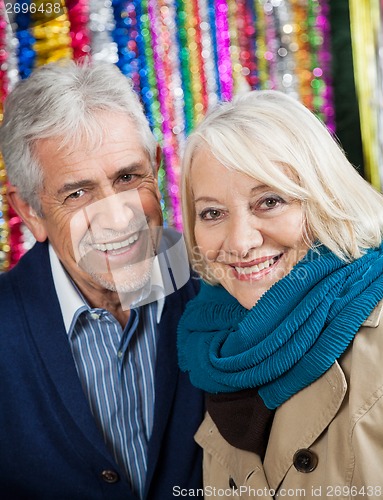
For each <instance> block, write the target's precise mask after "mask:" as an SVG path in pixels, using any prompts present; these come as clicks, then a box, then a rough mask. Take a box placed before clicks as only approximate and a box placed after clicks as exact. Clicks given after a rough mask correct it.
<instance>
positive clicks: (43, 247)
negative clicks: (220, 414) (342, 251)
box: [0, 243, 204, 500]
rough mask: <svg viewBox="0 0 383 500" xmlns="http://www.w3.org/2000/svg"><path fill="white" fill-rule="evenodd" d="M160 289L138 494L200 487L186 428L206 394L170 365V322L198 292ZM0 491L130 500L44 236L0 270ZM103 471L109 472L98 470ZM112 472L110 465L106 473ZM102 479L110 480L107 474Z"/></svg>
mask: <svg viewBox="0 0 383 500" xmlns="http://www.w3.org/2000/svg"><path fill="white" fill-rule="evenodd" d="M197 288H198V282H197V281H196V280H193V279H192V280H190V281H189V282H188V283H187V284H186V285H185V286H184V287H183V288H182V289H181V290H179V291H178V292H177V293H173V294H172V295H169V296H168V297H167V298H166V301H165V307H164V310H163V314H162V319H161V323H160V337H159V345H158V351H157V356H158V358H157V366H156V402H155V416H154V429H153V435H152V437H151V439H150V443H149V450H148V472H147V484H146V495H145V498H147V499H148V500H168V499H169V500H170V499H173V498H174V496H173V488H175V490H174V492H176V493H177V492H180V488H183V493H186V491H187V490H191V493H190V495H191V496H192V495H193V491H192V490H193V489H194V490H195V489H197V488H201V487H202V478H201V471H202V465H201V460H202V458H201V452H200V450H199V448H198V446H197V445H196V444H195V443H194V440H193V435H194V433H195V431H196V430H197V428H198V426H199V424H200V422H201V421H202V417H203V411H204V410H203V395H202V393H201V392H200V391H198V390H197V389H195V388H194V387H192V386H191V384H190V382H189V378H188V375H186V374H183V373H181V372H180V371H179V370H178V367H177V352H176V327H177V323H178V320H179V318H180V315H181V314H182V311H183V309H184V307H185V304H186V302H187V301H188V300H189V299H190V298H192V297H193V296H194V295H195V294H196V291H197ZM0 384H1V385H0V497H1V499H2V500H11V499H12V500H24V499H25V500H48V499H49V500H101V499H103V500H120V499H121V500H129V499H134V498H135V497H134V495H133V494H132V492H131V490H130V487H129V485H128V483H127V482H126V481H125V480H124V479H122V478H121V477H122V475H121V472H120V470H119V467H118V465H117V464H116V463H115V462H114V459H113V458H112V456H111V454H110V453H109V451H108V450H107V448H106V446H105V444H104V441H103V439H102V436H101V434H100V433H99V431H98V429H97V427H96V425H95V422H94V420H93V417H92V415H91V413H90V409H89V406H88V403H87V400H86V398H85V396H84V394H83V391H82V388H81V384H80V381H79V378H78V376H77V372H76V368H75V365H74V362H73V359H72V354H71V351H70V347H69V343H68V339H67V334H66V331H65V327H64V323H63V319H62V315H61V310H60V306H59V302H58V299H57V295H56V292H55V288H54V284H53V279H52V274H51V269H50V262H49V255H48V245H47V243H43V244H41V243H36V244H35V246H34V247H33V249H32V250H30V251H29V252H28V253H27V254H26V255H25V256H24V257H23V258H22V259H21V261H20V262H19V263H18V265H17V266H16V267H15V268H14V269H12V270H11V271H9V272H6V273H4V274H2V275H1V276H0ZM105 471H107V472H105ZM108 471H111V472H108ZM108 481H109V482H108Z"/></svg>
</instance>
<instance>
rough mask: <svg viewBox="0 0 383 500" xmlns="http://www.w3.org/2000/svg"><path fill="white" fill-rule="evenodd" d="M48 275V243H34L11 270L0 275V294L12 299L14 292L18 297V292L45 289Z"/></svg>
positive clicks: (33, 291)
mask: <svg viewBox="0 0 383 500" xmlns="http://www.w3.org/2000/svg"><path fill="white" fill-rule="evenodd" d="M50 276H51V270H50V261H49V254H48V245H47V244H45V243H36V244H35V245H34V246H33V248H32V249H31V250H29V251H28V252H26V253H25V254H24V255H23V256H22V258H21V259H20V260H19V262H18V263H17V264H16V265H15V266H14V267H13V268H12V269H11V270H9V271H5V272H3V273H2V274H1V275H0V294H1V295H2V297H4V298H5V297H7V295H9V296H10V299H11V300H14V299H13V295H14V294H17V295H18V298H19V297H20V294H24V293H26V294H31V293H32V294H34V293H35V291H36V290H37V289H45V290H47V289H48V287H49V282H50V279H49V278H50ZM2 302H4V301H2Z"/></svg>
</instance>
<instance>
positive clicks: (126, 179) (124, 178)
mask: <svg viewBox="0 0 383 500" xmlns="http://www.w3.org/2000/svg"><path fill="white" fill-rule="evenodd" d="M136 177H137V176H136V175H135V174H124V175H121V177H120V179H121V181H122V182H132V181H133V180H134V179H135V178H136Z"/></svg>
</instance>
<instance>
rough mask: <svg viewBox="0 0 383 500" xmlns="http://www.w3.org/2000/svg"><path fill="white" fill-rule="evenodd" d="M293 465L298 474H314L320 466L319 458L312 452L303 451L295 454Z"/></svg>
mask: <svg viewBox="0 0 383 500" xmlns="http://www.w3.org/2000/svg"><path fill="white" fill-rule="evenodd" d="M293 464H294V467H295V468H296V469H297V471H298V472H304V473H307V472H312V471H313V470H314V469H315V468H316V466H317V465H318V457H317V456H316V454H315V453H314V452H312V451H310V450H307V449H301V450H298V451H297V452H296V453H295V454H294V458H293Z"/></svg>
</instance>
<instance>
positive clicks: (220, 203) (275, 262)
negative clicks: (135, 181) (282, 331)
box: [191, 149, 308, 309]
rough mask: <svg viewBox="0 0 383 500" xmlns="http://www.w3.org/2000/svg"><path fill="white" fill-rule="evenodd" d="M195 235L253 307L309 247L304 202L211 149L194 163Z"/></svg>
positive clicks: (225, 281) (216, 272)
mask: <svg viewBox="0 0 383 500" xmlns="http://www.w3.org/2000/svg"><path fill="white" fill-rule="evenodd" d="M191 183H192V190H193V194H194V200H195V201H194V203H195V214H196V221H195V227H194V232H195V238H196V241H197V245H198V246H199V250H200V253H201V254H202V255H203V257H204V258H205V259H206V261H207V263H208V268H209V271H210V272H211V273H212V275H213V276H214V277H215V279H216V280H217V281H218V282H219V283H220V284H221V285H222V286H224V287H225V288H226V290H227V291H228V292H229V293H231V295H233V296H234V297H235V298H236V299H237V300H238V301H239V302H240V304H242V305H243V306H244V307H246V308H248V309H250V308H251V307H252V306H254V304H255V303H256V302H257V301H258V299H259V298H260V297H261V296H262V295H263V294H264V293H265V292H266V291H267V290H268V289H269V288H270V287H271V286H272V285H273V284H274V283H275V282H277V281H278V280H280V279H281V278H283V277H284V276H285V275H286V274H287V273H288V272H289V271H290V270H291V269H292V267H293V266H294V265H295V264H296V263H297V262H298V261H299V260H301V259H302V258H303V257H304V256H305V254H306V253H307V250H308V245H307V243H305V241H304V237H303V233H304V217H303V210H302V206H301V204H300V203H299V202H297V201H294V200H293V199H290V198H289V197H287V196H286V195H284V194H281V193H279V192H278V191H277V190H275V189H274V188H271V187H270V186H266V185H264V184H263V183H262V182H259V181H257V180H256V179H254V178H252V177H249V176H247V175H245V174H241V173H238V172H233V171H230V170H228V169H227V168H226V167H224V166H223V165H222V164H221V163H219V161H218V160H217V159H216V158H215V157H214V156H213V155H212V154H211V153H210V152H209V151H208V150H206V149H201V150H199V151H198V152H197V153H196V155H195V157H194V159H193V162H192V166H191Z"/></svg>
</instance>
